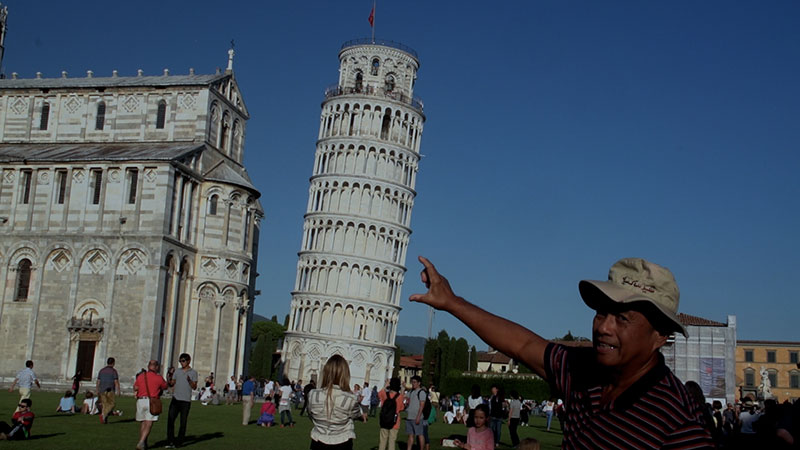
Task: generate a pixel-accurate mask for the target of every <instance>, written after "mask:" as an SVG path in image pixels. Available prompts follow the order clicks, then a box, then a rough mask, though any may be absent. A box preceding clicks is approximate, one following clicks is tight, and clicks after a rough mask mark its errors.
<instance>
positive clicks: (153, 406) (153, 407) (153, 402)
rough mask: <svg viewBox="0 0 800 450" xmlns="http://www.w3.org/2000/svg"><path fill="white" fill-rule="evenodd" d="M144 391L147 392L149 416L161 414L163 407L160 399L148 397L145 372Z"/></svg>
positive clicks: (148, 391) (148, 387)
mask: <svg viewBox="0 0 800 450" xmlns="http://www.w3.org/2000/svg"><path fill="white" fill-rule="evenodd" d="M144 389H145V391H147V398H148V400H150V415H151V416H157V415H159V414H161V410H162V409H163V405H162V404H161V399H160V398H153V397H151V396H150V385H148V384H147V372H145V373H144Z"/></svg>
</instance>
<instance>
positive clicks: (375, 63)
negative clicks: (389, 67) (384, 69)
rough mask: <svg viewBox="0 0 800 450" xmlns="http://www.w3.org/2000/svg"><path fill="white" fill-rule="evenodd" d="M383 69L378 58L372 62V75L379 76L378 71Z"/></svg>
mask: <svg viewBox="0 0 800 450" xmlns="http://www.w3.org/2000/svg"><path fill="white" fill-rule="evenodd" d="M380 67H381V61H380V60H379V59H378V58H374V59H373V60H372V74H373V75H377V74H378V69H379V68H380Z"/></svg>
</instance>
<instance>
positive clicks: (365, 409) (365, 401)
mask: <svg viewBox="0 0 800 450" xmlns="http://www.w3.org/2000/svg"><path fill="white" fill-rule="evenodd" d="M371 399H372V389H370V387H369V382H367V381H365V382H364V389H362V390H361V400H360V401H359V404H360V405H361V420H362V421H364V422H366V421H367V415H368V414H369V402H370V400H371Z"/></svg>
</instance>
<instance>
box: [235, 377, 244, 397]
mask: <svg viewBox="0 0 800 450" xmlns="http://www.w3.org/2000/svg"><path fill="white" fill-rule="evenodd" d="M243 386H244V377H239V379H238V380H236V401H237V402H241V401H242V398H243V395H242V388H243Z"/></svg>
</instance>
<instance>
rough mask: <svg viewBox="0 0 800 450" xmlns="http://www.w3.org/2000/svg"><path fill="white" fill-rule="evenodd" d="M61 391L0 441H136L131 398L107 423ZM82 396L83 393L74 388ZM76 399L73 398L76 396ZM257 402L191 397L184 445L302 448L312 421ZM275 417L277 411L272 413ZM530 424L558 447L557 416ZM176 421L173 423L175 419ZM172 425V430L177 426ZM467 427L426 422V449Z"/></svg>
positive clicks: (157, 428) (4, 409)
mask: <svg viewBox="0 0 800 450" xmlns="http://www.w3.org/2000/svg"><path fill="white" fill-rule="evenodd" d="M61 395H63V394H59V393H54V392H42V391H39V390H36V389H34V391H33V394H32V397H31V399H32V400H33V408H32V409H33V411H34V412H35V413H36V420H35V422H34V424H33V430H32V435H31V438H32V439H31V440H29V441H27V442H4V443H2V444H0V447H5V448H12V447H13V448H25V449H48V450H51V449H56V448H58V449H86V448H91V449H92V450H102V449H113V450H116V449H126V448H129V449H133V448H134V447H135V446H136V442H137V438H138V432H139V424H138V422H136V419H135V417H134V399H133V398H132V397H122V398H120V399H117V408H119V409H121V410H122V411H123V415H122V416H121V417H112V418H111V420H110V423H109V424H107V425H102V424H100V419H99V417H98V416H86V415H80V414H76V415H74V416H69V415H63V414H60V413H56V412H55V409H56V407H57V406H58V400H59V398H60V397H61ZM78 398H79V400H80V402H83V394H79V395H78ZM18 400H19V396H18V395H17V393H16V392H13V393H11V392H8V390H6V389H4V390H3V391H1V392H0V420H4V421H8V420H9V419H10V418H11V414H12V413H13V412H14V409H15V407H16V404H17V402H18ZM76 403H77V402H76ZM168 407H169V400H166V399H165V400H164V413H163V414H162V415H161V420H159V421H158V422H156V423H155V424H154V425H153V431H152V433H151V434H150V439H149V442H148V443H149V445H150V448H163V447H164V445H166V432H167V428H166V417H167V414H166V411H167V410H168ZM260 408H261V404H260V403H256V404H255V405H254V407H253V413H252V417H251V425H249V426H247V427H245V426H242V407H241V405H240V404H237V405H231V406H225V405H221V406H203V405H201V404H200V402H193V403H192V409H191V412H190V414H189V425H188V430H187V439H186V442H185V443H184V446H185V447H190V448H196V449H237V450H248V449H275V450H284V449H285V450H307V449H308V448H309V443H310V438H309V435H310V432H311V421H310V420H309V419H308V418H307V417H305V416H303V417H299V416H298V414H297V413H298V412H299V411H297V410H294V411H293V412H292V414H293V416H294V420H295V422H296V426H295V427H293V428H280V427H272V428H262V427H258V426H256V425H255V420H256V419H257V418H258V411H259V409H260ZM276 418H277V417H276ZM530 424H531V426H529V427H520V428H519V435H520V438H523V439H524V438H526V437H535V438H536V439H538V440H539V441H540V442H541V443H542V444H543V445H542V449H547V450H554V449H558V448H560V444H561V432H560V431H558V421H556V420H554V421H553V429H554V430H555V431H552V432H549V433H548V432H547V431H545V429H544V425H545V421H544V419H543V418H541V417H535V418H532V420H531V422H530ZM175 426H176V427H177V426H178V421H176V423H175ZM378 429H379V427H378V420H377V418H371V419H370V421H369V422H367V423H362V422H356V436H357V439H356V440H355V448H356V449H357V450H371V449H375V448H377V447H378ZM176 431H177V430H176ZM466 432H467V429H466V428H465V427H464V426H461V425H447V424H444V423H442V422H436V423H434V424H433V425H431V427H430V431H429V433H430V438H431V449H432V450H438V449H440V448H442V447H441V445H439V442H440V441H441V439H442V438H443V437H447V436H449V435H451V434H462V435H466ZM397 443H398V445H397V447H398V449H402V450H405V448H406V436H405V435H403V434H402V428H401V434H400V435H398V439H397ZM500 448H511V439H510V437H509V435H508V427H507V426H506V425H504V426H503V433H502V439H501V446H500Z"/></svg>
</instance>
